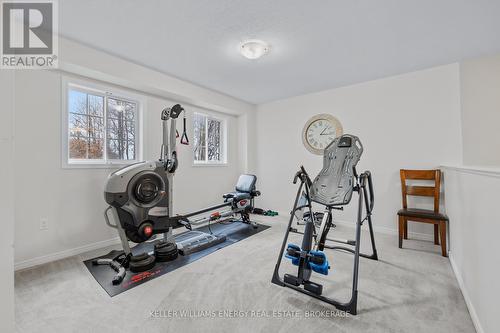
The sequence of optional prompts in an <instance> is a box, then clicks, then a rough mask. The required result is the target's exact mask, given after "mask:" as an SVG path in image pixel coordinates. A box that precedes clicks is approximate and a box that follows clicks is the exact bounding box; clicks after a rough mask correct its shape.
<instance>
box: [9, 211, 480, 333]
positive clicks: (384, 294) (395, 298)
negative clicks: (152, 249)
mask: <svg viewBox="0 0 500 333" xmlns="http://www.w3.org/2000/svg"><path fill="white" fill-rule="evenodd" d="M257 220H258V221H259V222H262V223H265V224H269V225H271V226H272V228H270V229H269V230H266V231H264V232H262V233H259V234H257V235H255V236H252V237H250V238H248V239H246V240H243V241H241V242H239V243H236V244H234V245H231V246H229V247H226V248H224V249H222V250H220V251H217V252H215V253H213V254H210V255H209V256H207V257H204V258H202V259H200V260H198V261H196V262H194V263H191V264H189V265H187V266H184V267H182V268H180V269H178V270H176V271H174V272H171V273H168V274H166V275H164V276H161V277H159V278H157V279H154V280H152V281H150V282H148V283H146V284H143V285H141V286H138V287H136V288H134V289H132V290H129V291H127V292H125V293H123V294H120V295H118V296H116V297H113V298H111V297H109V296H108V295H107V294H106V292H105V291H104V290H103V289H102V288H101V287H100V285H99V284H98V283H97V282H96V281H95V280H94V278H93V277H92V275H91V274H90V273H89V272H88V271H87V269H86V268H85V266H84V265H83V264H82V260H83V259H87V258H90V257H94V256H96V255H99V254H102V253H106V252H107V251H109V248H107V249H102V250H100V251H92V252H90V253H85V254H84V255H80V256H75V257H71V258H68V259H64V260H60V261H57V262H53V263H49V264H46V265H42V266H39V267H35V268H32V269H28V270H24V271H20V272H17V273H16V290H15V296H16V305H15V307H16V327H17V330H18V332H106V333H111V332H176V331H177V332H235V331H238V332H287V333H290V332H297V333H298V332H320V331H328V332H333V331H335V332H475V330H474V327H473V324H472V322H471V319H470V316H469V313H468V311H467V308H466V305H465V302H464V299H463V297H462V294H461V292H460V289H459V287H458V285H457V281H456V279H455V277H454V275H453V272H452V269H451V266H450V263H449V261H448V259H446V258H443V257H441V256H440V255H439V248H438V247H437V246H435V245H433V244H432V243H429V242H422V241H412V240H409V241H407V242H405V249H403V250H401V249H398V248H397V239H396V237H395V236H389V235H383V234H376V241H377V246H378V251H379V256H380V259H381V260H380V261H378V262H375V261H370V260H366V259H361V262H360V281H359V300H358V312H359V314H358V315H357V316H348V317H345V316H342V315H341V314H340V313H337V312H335V311H334V310H335V309H334V308H332V307H331V306H328V305H327V304H324V303H322V302H320V301H318V300H315V299H312V298H310V297H308V296H306V295H303V294H300V293H297V292H295V291H293V290H291V289H288V288H283V287H279V286H276V285H274V284H271V282H270V280H271V275H272V272H273V268H274V265H275V262H276V259H277V255H278V250H279V247H280V245H281V242H282V237H283V233H284V229H285V225H286V218H284V217H273V218H267V217H259V218H257ZM375 223H376V220H375ZM353 232H354V229H350V228H346V227H338V228H337V229H335V230H333V231H332V232H331V234H330V235H331V236H332V237H337V238H352V235H353ZM367 236H368V235H367V234H363V237H364V241H369V239H368V237H367ZM292 240H293V241H296V242H299V239H298V238H296V239H292ZM365 245H368V242H365ZM327 255H328V257H329V260H330V262H331V265H332V270H331V273H330V275H329V276H328V277H327V278H322V277H321V278H320V277H317V278H315V279H313V280H316V281H318V282H320V283H323V284H324V289H325V293H326V294H327V295H329V296H337V297H340V298H342V297H344V298H346V297H347V295H348V292H349V288H350V283H351V272H352V256H351V255H349V254H345V253H339V252H334V251H328V252H327ZM282 270H283V271H288V270H290V271H291V270H293V267H292V266H291V265H290V264H289V263H284V264H283V265H282ZM316 276H317V275H315V277H316ZM155 311H156V312H155Z"/></svg>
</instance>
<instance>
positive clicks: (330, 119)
mask: <svg viewBox="0 0 500 333" xmlns="http://www.w3.org/2000/svg"><path fill="white" fill-rule="evenodd" d="M342 134H343V129H342V125H341V124H340V121H338V119H337V118H335V117H334V116H332V115H330V114H325V113H323V114H318V115H316V116H314V117H312V118H311V119H309V120H308V121H307V122H306V124H305V126H304V129H303V130H302V142H303V143H304V146H305V147H306V149H307V150H309V151H310V152H311V153H313V154H316V155H323V150H324V149H325V148H326V147H327V146H328V145H329V144H330V143H331V142H332V141H333V140H334V139H335V138H336V137H338V136H340V135H342Z"/></svg>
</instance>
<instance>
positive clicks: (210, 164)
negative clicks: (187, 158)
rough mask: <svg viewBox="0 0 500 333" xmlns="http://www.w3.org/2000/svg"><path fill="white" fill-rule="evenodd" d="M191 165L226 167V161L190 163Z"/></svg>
mask: <svg viewBox="0 0 500 333" xmlns="http://www.w3.org/2000/svg"><path fill="white" fill-rule="evenodd" d="M192 166H193V167H227V166H228V163H227V162H225V163H192Z"/></svg>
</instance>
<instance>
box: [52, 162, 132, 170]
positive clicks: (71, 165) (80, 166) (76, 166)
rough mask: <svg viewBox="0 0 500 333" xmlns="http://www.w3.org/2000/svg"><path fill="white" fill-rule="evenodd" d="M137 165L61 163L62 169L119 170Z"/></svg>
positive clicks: (129, 163)
mask: <svg viewBox="0 0 500 333" xmlns="http://www.w3.org/2000/svg"><path fill="white" fill-rule="evenodd" d="M134 163H137V161H130V162H126V163H109V164H92V163H63V165H62V168H63V169H121V168H123V167H126V166H128V165H131V164H134Z"/></svg>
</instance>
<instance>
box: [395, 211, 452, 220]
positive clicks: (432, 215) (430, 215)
mask: <svg viewBox="0 0 500 333" xmlns="http://www.w3.org/2000/svg"><path fill="white" fill-rule="evenodd" d="M398 215H399V216H405V217H419V218H423V219H433V220H441V221H448V216H446V215H444V214H441V213H436V212H435V211H433V210H430V209H418V208H406V209H405V208H403V209H400V210H399V211H398Z"/></svg>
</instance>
